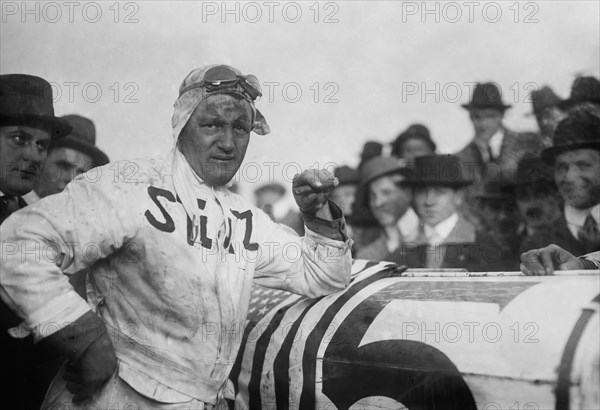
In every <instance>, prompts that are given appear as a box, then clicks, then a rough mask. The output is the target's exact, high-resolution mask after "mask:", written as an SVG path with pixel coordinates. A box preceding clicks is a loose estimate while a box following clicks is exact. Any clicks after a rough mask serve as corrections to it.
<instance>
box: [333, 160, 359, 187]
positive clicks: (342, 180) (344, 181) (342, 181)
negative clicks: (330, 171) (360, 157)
mask: <svg viewBox="0 0 600 410" xmlns="http://www.w3.org/2000/svg"><path fill="white" fill-rule="evenodd" d="M334 174H335V177H336V178H337V179H338V181H339V184H338V186H341V185H356V184H358V181H359V176H358V171H357V170H355V169H354V168H350V167H349V166H348V165H342V166H341V167H337V168H336V169H335V172H334Z"/></svg>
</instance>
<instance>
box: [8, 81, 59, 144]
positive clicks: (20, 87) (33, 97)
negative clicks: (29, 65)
mask: <svg viewBox="0 0 600 410" xmlns="http://www.w3.org/2000/svg"><path fill="white" fill-rule="evenodd" d="M10 125H25V126H29V127H34V128H40V129H44V130H47V131H48V132H49V133H50V138H51V139H52V140H56V139H58V138H62V137H64V136H65V135H67V134H68V133H69V132H70V131H71V126H70V125H69V123H68V122H67V121H65V120H64V119H62V118H58V117H56V116H54V107H53V106H52V87H51V86H50V84H49V83H48V82H47V81H46V80H44V79H43V78H40V77H35V76H32V75H26V74H5V75H0V126H10Z"/></svg>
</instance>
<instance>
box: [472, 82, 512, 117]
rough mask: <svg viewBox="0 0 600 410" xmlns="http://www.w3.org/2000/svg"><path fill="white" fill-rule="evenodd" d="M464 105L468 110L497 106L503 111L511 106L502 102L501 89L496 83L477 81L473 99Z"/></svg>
mask: <svg viewBox="0 0 600 410" xmlns="http://www.w3.org/2000/svg"><path fill="white" fill-rule="evenodd" d="M462 106H463V107H464V108H466V109H467V110H472V109H477V108H497V109H499V110H502V111H504V110H506V109H507V108H510V107H511V106H510V105H506V104H504V103H503V102H502V95H501V94H500V90H499V89H498V87H497V86H496V84H494V83H477V84H476V85H475V89H474V90H473V97H472V98H471V101H470V102H469V103H468V104H463V105H462Z"/></svg>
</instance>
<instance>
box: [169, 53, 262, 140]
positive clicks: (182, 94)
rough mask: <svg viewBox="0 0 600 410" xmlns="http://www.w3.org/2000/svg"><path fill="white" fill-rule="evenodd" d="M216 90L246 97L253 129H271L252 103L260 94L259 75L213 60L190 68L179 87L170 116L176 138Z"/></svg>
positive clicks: (260, 131) (258, 132) (259, 130)
mask: <svg viewBox="0 0 600 410" xmlns="http://www.w3.org/2000/svg"><path fill="white" fill-rule="evenodd" d="M216 94H229V95H237V96H239V97H242V98H243V99H245V100H246V101H247V102H248V103H249V104H250V107H252V113H253V125H252V131H254V132H255V133H257V134H258V135H266V134H268V133H269V132H270V128H269V125H268V124H267V120H266V119H265V117H264V116H263V115H262V114H261V112H260V111H258V110H257V109H256V106H255V105H254V102H255V101H256V99H257V98H258V97H260V96H261V95H262V92H261V89H260V83H259V82H258V78H256V76H254V75H243V74H242V73H241V71H240V70H238V69H236V68H233V67H230V66H228V65H224V64H212V65H207V66H204V67H200V68H196V69H194V70H192V72H190V73H189V74H188V75H187V77H185V79H184V80H183V82H182V83H181V86H180V87H179V97H178V98H177V100H176V101H175V104H174V112H173V118H172V119H171V125H172V126H173V138H175V141H177V139H178V138H179V134H180V133H181V130H182V129H183V127H185V124H187V122H188V120H189V119H190V117H191V116H192V114H193V113H194V110H195V109H196V108H197V107H198V105H200V103H201V102H202V101H204V100H205V99H207V98H208V97H209V96H211V95H216Z"/></svg>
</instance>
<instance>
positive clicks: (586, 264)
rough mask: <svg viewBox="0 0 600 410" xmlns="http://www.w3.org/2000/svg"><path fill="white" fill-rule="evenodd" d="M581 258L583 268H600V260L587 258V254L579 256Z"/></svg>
mask: <svg viewBox="0 0 600 410" xmlns="http://www.w3.org/2000/svg"><path fill="white" fill-rule="evenodd" d="M579 260H580V261H581V262H582V263H583V269H598V268H600V261H595V260H592V259H587V258H586V257H585V256H584V257H581V258H579Z"/></svg>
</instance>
